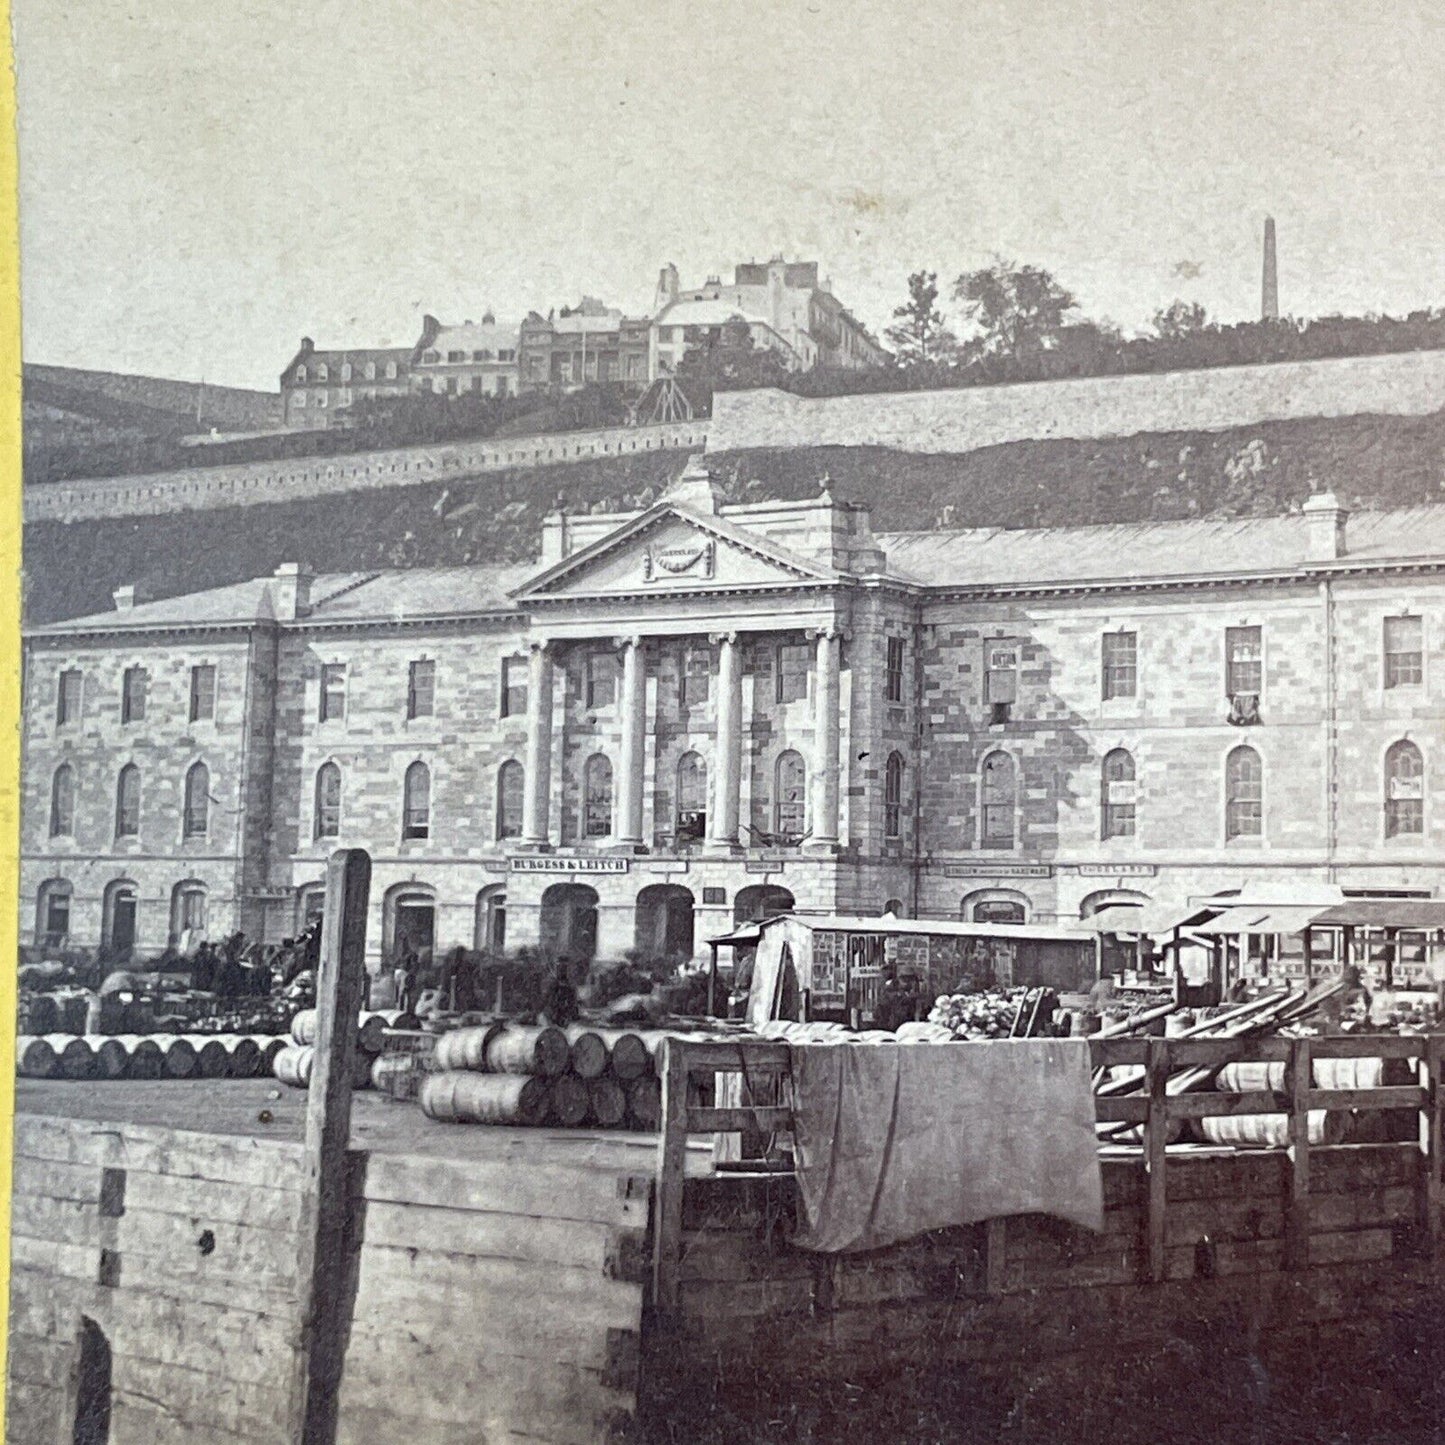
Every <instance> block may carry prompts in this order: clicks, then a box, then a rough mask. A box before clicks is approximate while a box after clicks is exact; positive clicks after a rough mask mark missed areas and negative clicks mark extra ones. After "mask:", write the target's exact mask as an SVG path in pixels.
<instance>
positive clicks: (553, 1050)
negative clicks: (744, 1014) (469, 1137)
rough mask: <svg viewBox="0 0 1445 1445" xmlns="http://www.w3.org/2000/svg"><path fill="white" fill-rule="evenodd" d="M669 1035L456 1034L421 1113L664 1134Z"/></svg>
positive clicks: (428, 1085)
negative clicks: (662, 1077)
mask: <svg viewBox="0 0 1445 1445" xmlns="http://www.w3.org/2000/svg"><path fill="white" fill-rule="evenodd" d="M665 1037H666V1035H665V1034H663V1033H660V1032H648V1033H632V1032H629V1031H627V1030H624V1029H608V1028H592V1027H589V1026H588V1025H586V1024H573V1025H572V1026H570V1027H569V1028H566V1029H558V1028H553V1027H551V1026H550V1025H546V1024H525V1025H524V1024H502V1023H495V1024H490V1025H483V1026H478V1027H475V1028H462V1029H456V1030H455V1031H453V1032H452V1033H449V1034H443V1035H442V1036H441V1038H440V1039H438V1040H437V1046H436V1052H435V1054H434V1056H433V1059H432V1069H433V1070H434V1072H432V1073H430V1074H428V1076H427V1077H426V1078H425V1079H424V1080H423V1081H422V1086H421V1093H420V1102H421V1107H422V1112H423V1113H425V1114H426V1115H427V1117H428V1118H430V1119H443V1120H447V1121H449V1122H452V1123H458V1124H525V1125H534V1126H536V1125H544V1124H552V1125H557V1126H559V1127H561V1128H566V1129H575V1128H579V1127H581V1126H582V1125H595V1126H598V1127H600V1128H604V1129H622V1128H626V1129H635V1130H653V1129H656V1128H657V1126H658V1123H659V1122H660V1120H661V1116H662V1089H661V1086H660V1085H659V1083H658V1081H657V1056H658V1052H659V1050H660V1049H661V1046H662V1040H663V1039H664V1038H665Z"/></svg>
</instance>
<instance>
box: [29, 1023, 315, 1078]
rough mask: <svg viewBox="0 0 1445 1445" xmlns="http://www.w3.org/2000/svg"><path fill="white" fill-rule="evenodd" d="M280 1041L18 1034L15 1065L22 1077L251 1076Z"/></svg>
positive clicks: (265, 1068) (262, 1070)
mask: <svg viewBox="0 0 1445 1445" xmlns="http://www.w3.org/2000/svg"><path fill="white" fill-rule="evenodd" d="M285 1044H286V1040H285V1039H280V1038H275V1037H274V1036H271V1035H266V1034H110V1035H100V1034H90V1035H85V1036H82V1035H78V1034H22V1035H21V1036H20V1038H18V1039H17V1040H16V1041H15V1068H16V1072H17V1073H18V1074H19V1075H20V1076H21V1077H22V1078H27V1079H255V1078H261V1077H263V1076H265V1075H266V1074H269V1073H270V1072H271V1069H272V1066H273V1064H274V1062H275V1060H276V1058H277V1057H278V1056H279V1055H280V1054H281V1052H282V1051H283V1049H284V1048H285Z"/></svg>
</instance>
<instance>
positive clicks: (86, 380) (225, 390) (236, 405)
mask: <svg viewBox="0 0 1445 1445" xmlns="http://www.w3.org/2000/svg"><path fill="white" fill-rule="evenodd" d="M23 374H24V380H25V383H26V386H27V387H28V386H29V384H30V383H31V382H32V381H33V382H37V383H40V384H42V385H44V386H45V387H47V388H48V389H49V390H50V391H52V392H54V391H55V390H57V389H58V390H61V391H63V392H65V393H67V394H68V395H69V397H70V399H71V401H72V402H73V403H74V404H75V405H76V406H77V407H78V406H80V405H81V404H82V403H83V402H84V401H85V399H86V398H90V399H91V404H92V405H95V404H102V403H106V402H108V403H111V404H113V405H115V406H119V407H121V408H136V409H137V411H138V414H141V415H159V416H165V417H170V418H172V419H173V420H178V421H180V422H182V423H184V424H185V426H186V427H187V428H188V429H189V430H191V431H194V430H196V429H197V428H196V425H195V422H196V406H197V402H199V403H200V412H201V429H202V430H209V429H210V428H211V427H215V428H216V429H217V430H218V431H223V432H224V431H260V430H263V429H264V428H266V427H271V426H277V425H279V424H280V420H281V404H280V398H279V397H278V396H276V395H275V394H274V393H272V392H268V391H248V390H246V389H244V388H242V387H237V386H212V385H209V384H206V383H198V382H194V381H173V380H171V379H169V378H168V377H161V376H132V375H129V374H127V373H125V372H118V371H87V370H84V369H82V368H80V367H74V366H41V365H36V364H32V363H30V362H27V363H26V364H25V367H24V373H23ZM102 414H103V412H102Z"/></svg>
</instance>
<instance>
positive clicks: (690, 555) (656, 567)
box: [642, 537, 717, 582]
mask: <svg viewBox="0 0 1445 1445" xmlns="http://www.w3.org/2000/svg"><path fill="white" fill-rule="evenodd" d="M716 566H717V543H716V542H713V541H710V540H704V539H703V538H701V537H699V538H698V539H697V540H696V541H695V542H688V543H684V544H683V545H681V546H676V547H653V546H648V547H645V548H643V551H642V580H643V581H644V582H658V581H665V580H666V579H667V578H669V577H694V578H697V579H699V580H706V579H707V578H709V577H711V576H712V575H713V572H714V570H715V569H716Z"/></svg>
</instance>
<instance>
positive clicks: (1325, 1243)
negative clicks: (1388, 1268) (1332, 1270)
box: [1310, 1229, 1395, 1266]
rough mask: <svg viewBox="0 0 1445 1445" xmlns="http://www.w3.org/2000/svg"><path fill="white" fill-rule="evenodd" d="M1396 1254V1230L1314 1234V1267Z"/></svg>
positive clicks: (1311, 1241) (1386, 1257) (1363, 1230)
mask: <svg viewBox="0 0 1445 1445" xmlns="http://www.w3.org/2000/svg"><path fill="white" fill-rule="evenodd" d="M1394 1253H1395V1231H1394V1230H1393V1229H1350V1230H1339V1231H1331V1232H1327V1233H1322V1234H1313V1235H1311V1236H1310V1264H1311V1265H1312V1266H1321V1265H1334V1264H1357V1263H1360V1262H1362V1261H1366V1260H1381V1259H1390V1258H1391V1257H1392V1256H1393V1255H1394Z"/></svg>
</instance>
